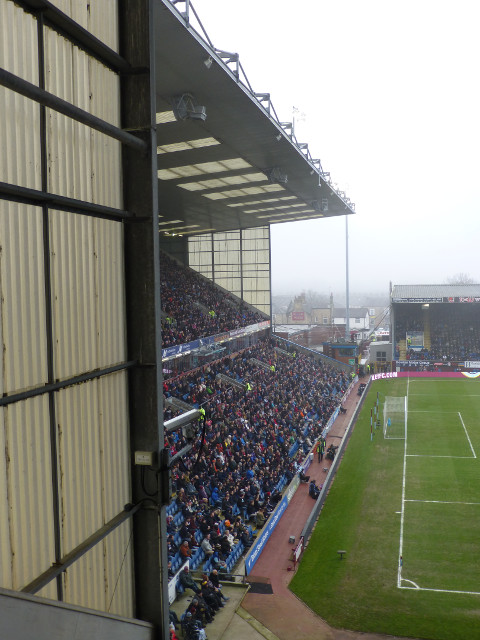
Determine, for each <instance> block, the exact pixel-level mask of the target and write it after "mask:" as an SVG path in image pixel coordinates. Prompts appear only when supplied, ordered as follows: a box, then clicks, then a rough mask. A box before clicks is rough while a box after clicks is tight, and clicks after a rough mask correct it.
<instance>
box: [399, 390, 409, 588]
mask: <svg viewBox="0 0 480 640" xmlns="http://www.w3.org/2000/svg"><path fill="white" fill-rule="evenodd" d="M409 388H410V378H408V379H407V395H406V397H405V405H406V406H405V445H404V448H403V478H402V510H401V516H400V545H399V546H400V548H399V551H398V574H397V587H401V584H402V565H403V527H404V523H405V484H406V477H407V421H408V413H407V406H408V405H407V402H408V390H409Z"/></svg>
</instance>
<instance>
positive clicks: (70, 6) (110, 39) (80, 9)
mask: <svg viewBox="0 0 480 640" xmlns="http://www.w3.org/2000/svg"><path fill="white" fill-rule="evenodd" d="M51 2H52V4H53V5H55V6H56V7H58V8H59V9H60V11H63V13H65V14H66V15H67V16H69V17H70V18H72V20H75V22H78V24H80V25H81V26H82V27H83V28H84V29H87V30H88V31H90V32H91V33H92V34H93V35H94V36H95V37H96V38H98V39H99V40H101V41H102V42H104V43H105V44H106V45H108V46H109V47H110V48H111V49H113V50H114V51H118V26H117V25H118V10H117V4H118V0H100V1H97V2H92V0H51Z"/></svg>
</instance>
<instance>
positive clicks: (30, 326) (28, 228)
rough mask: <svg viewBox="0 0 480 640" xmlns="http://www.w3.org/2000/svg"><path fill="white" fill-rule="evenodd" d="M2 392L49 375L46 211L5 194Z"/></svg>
mask: <svg viewBox="0 0 480 640" xmlns="http://www.w3.org/2000/svg"><path fill="white" fill-rule="evenodd" d="M0 245H1V249H0V333H1V335H0V338H1V344H2V346H3V357H2V361H1V364H0V368H1V374H0V376H1V377H0V392H1V393H12V392H13V391H19V390H24V389H26V388H29V387H33V386H38V385H39V384H44V383H45V382H46V381H47V362H46V327H45V298H44V296H45V283H44V277H43V246H42V217H41V211H40V209H38V208H35V207H30V206H27V205H23V204H17V203H9V202H7V201H4V200H0Z"/></svg>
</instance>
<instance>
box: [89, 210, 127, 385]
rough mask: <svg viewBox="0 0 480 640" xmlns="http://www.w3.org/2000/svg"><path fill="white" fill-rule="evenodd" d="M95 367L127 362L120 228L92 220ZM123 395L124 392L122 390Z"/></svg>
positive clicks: (120, 226)
mask: <svg viewBox="0 0 480 640" xmlns="http://www.w3.org/2000/svg"><path fill="white" fill-rule="evenodd" d="M94 234H95V235H94V251H95V260H96V271H95V279H96V282H95V295H96V298H95V304H96V317H97V328H96V334H97V358H96V361H97V366H98V367H106V366H108V365H109V364H112V363H116V362H122V361H123V360H125V359H126V356H127V354H126V326H125V312H124V309H125V273H124V262H123V226H122V225H121V224H118V223H116V222H109V221H107V220H95V224H94ZM124 391H125V393H126V390H124Z"/></svg>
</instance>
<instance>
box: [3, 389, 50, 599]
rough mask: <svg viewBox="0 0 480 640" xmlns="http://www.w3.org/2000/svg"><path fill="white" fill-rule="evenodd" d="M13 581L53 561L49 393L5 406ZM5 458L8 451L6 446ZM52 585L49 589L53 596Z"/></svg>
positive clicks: (13, 585) (23, 579)
mask: <svg viewBox="0 0 480 640" xmlns="http://www.w3.org/2000/svg"><path fill="white" fill-rule="evenodd" d="M2 414H3V425H4V442H5V449H4V451H5V466H6V478H7V493H8V496H7V504H6V505H5V504H2V510H3V509H5V507H7V509H6V510H7V513H5V514H3V515H4V516H6V519H7V521H8V528H9V539H10V545H11V566H12V576H11V580H12V583H11V586H10V588H12V589H21V588H22V587H23V586H24V585H25V584H26V583H27V582H29V581H30V580H32V579H33V578H34V577H36V576H37V575H38V574H39V573H41V572H42V571H45V570H46V569H47V568H48V567H49V566H50V564H51V563H52V562H53V561H54V558H55V554H54V546H53V531H52V522H53V518H52V500H51V456H50V444H49V411H48V401H47V398H46V397H45V396H42V397H39V398H32V399H30V400H26V401H23V402H17V403H15V404H13V405H9V406H7V407H3V408H2ZM2 458H3V452H2ZM54 593H55V590H54V589H53V585H52V586H50V587H47V588H46V589H45V590H44V594H45V595H47V596H48V597H54Z"/></svg>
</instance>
